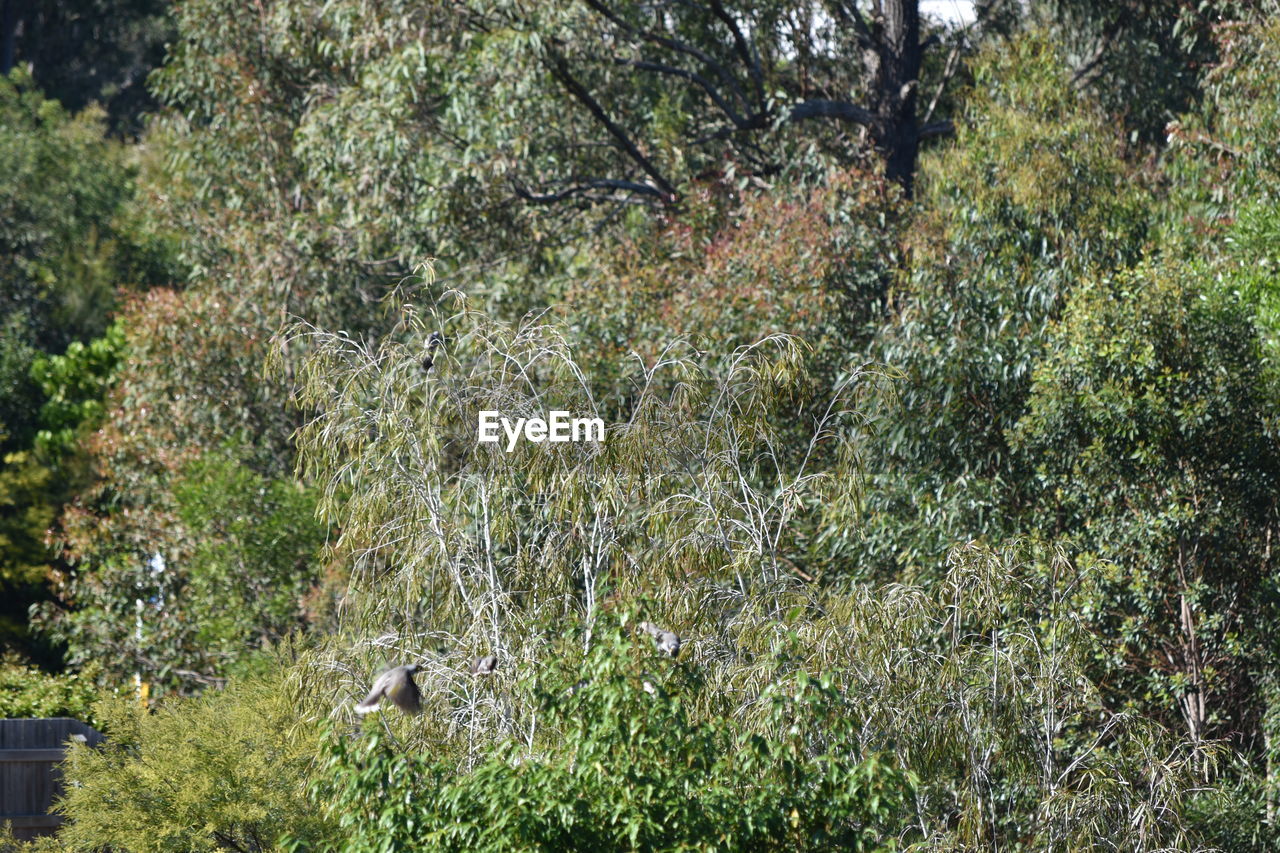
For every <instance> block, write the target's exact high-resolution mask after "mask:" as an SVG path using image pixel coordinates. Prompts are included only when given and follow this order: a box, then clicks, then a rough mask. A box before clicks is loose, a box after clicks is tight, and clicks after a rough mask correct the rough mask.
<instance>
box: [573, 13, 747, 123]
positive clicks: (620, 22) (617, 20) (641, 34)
mask: <svg viewBox="0 0 1280 853" xmlns="http://www.w3.org/2000/svg"><path fill="white" fill-rule="evenodd" d="M585 2H586V4H587V5H588V6H589V7H591V8H592V9H595V10H596V11H597V12H599V13H600V14H601V15H603V16H604V17H605V18H606V19H608V20H609V21H612V22H613V24H614V25H616V26H618V27H621V28H622V29H623V30H625V31H627V32H628V33H630V34H631V35H633V36H636V37H637V38H642V39H644V40H645V41H649V42H653V43H654V44H656V45H661V46H662V47H665V48H667V49H668V50H674V51H675V52H677V53H683V54H685V55H686V56H692V57H693V58H694V59H696V60H698V61H699V62H701V63H702V64H703V65H706V66H707V67H708V68H710V69H711V70H712V71H714V72H715V73H716V76H718V77H719V78H720V79H721V80H722V81H724V84H725V85H726V86H728V87H729V88H730V89H732V90H733V93H734V94H735V95H737V97H738V99H739V100H740V101H741V102H742V104H743V106H744V107H748V108H749V107H750V106H751V100H750V99H749V98H748V97H747V93H746V92H744V91H742V87H741V86H739V85H738V81H737V80H736V79H734V76H733V75H732V74H730V73H729V71H728V69H726V68H725V67H724V66H723V65H721V64H720V63H719V62H716V61H715V60H714V59H712V58H711V55H710V54H708V53H706V52H705V51H702V50H699V49H698V48H696V47H694V46H692V45H689V44H685V43H684V42H682V41H679V40H678V39H673V38H669V37H667V36H661V35H658V34H657V33H651V32H649V31H647V30H642V29H639V28H637V27H634V26H632V25H631V24H630V23H628V22H627V21H626V20H624V19H623V18H621V17H619V16H618V14H617V13H616V12H614V11H613V10H612V9H610V8H609V7H608V6H606V5H605V4H604V3H603V2H601V0H585Z"/></svg>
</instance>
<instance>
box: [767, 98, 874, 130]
mask: <svg viewBox="0 0 1280 853" xmlns="http://www.w3.org/2000/svg"><path fill="white" fill-rule="evenodd" d="M811 118H834V119H839V120H840V121H848V122H853V123H854V124H865V125H871V124H874V123H875V121H876V115H875V113H873V112H872V111H871V110H868V109H865V108H863V107H858V106H854V105H853V104H850V103H848V102H847V101H828V100H824V99H820V98H815V99H812V100H808V101H801V102H800V103H798V104H795V105H794V106H792V107H791V111H790V112H789V113H788V115H787V121H804V120H806V119H811Z"/></svg>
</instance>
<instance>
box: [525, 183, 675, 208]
mask: <svg viewBox="0 0 1280 853" xmlns="http://www.w3.org/2000/svg"><path fill="white" fill-rule="evenodd" d="M513 185H514V188H515V192H516V195H517V196H519V197H520V198H522V199H524V200H525V201H531V202H533V203H534V204H555V203H556V202H559V201H564V200H565V199H567V198H573V197H574V196H578V197H581V198H586V199H588V200H590V201H627V199H619V198H616V197H613V196H588V195H586V194H587V193H589V192H590V191H591V190H599V189H611V190H622V191H624V192H628V193H636V194H638V195H643V196H647V197H649V198H653V199H656V200H658V201H666V200H667V195H666V194H665V193H663V192H662V191H661V190H659V189H657V188H655V187H651V186H649V185H648V184H641V183H637V182H636V181H621V180H616V179H613V178H600V179H597V180H591V181H584V182H583V183H580V184H575V185H573V186H571V187H568V188H567V189H563V190H560V191H559V192H554V193H533V192H530V191H529V190H528V189H526V188H525V187H523V186H520V185H519V184H514V182H513Z"/></svg>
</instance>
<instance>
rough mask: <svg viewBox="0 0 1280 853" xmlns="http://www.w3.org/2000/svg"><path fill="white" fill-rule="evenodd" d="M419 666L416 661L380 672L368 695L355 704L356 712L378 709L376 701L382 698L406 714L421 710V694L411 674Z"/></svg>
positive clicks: (365, 712) (370, 711)
mask: <svg viewBox="0 0 1280 853" xmlns="http://www.w3.org/2000/svg"><path fill="white" fill-rule="evenodd" d="M421 668H422V667H420V666H418V665H417V664H416V663H411V664H408V665H407V666H397V667H395V668H394V669H389V670H387V671H386V672H384V673H382V675H380V676H378V680H377V681H375V682H373V688H372V689H371V690H370V691H369V695H368V696H366V697H364V701H362V702H360V703H359V704H358V705H356V713H357V714H370V713H373V712H374V711H376V710H378V703H380V702H381V701H382V700H383V699H384V698H385V699H388V700H390V701H391V703H392V704H393V705H395V706H396V707H397V708H399V709H400V710H401V711H404V712H405V713H406V714H417V713H419V712H420V711H422V694H421V693H419V692H418V685H417V684H414V682H413V674H414V673H415V672H417V671H418V670H419V669H421Z"/></svg>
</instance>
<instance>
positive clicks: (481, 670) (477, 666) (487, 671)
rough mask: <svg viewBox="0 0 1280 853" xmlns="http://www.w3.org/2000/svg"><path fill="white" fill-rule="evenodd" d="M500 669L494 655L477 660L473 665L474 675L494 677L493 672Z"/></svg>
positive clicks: (472, 672) (472, 671)
mask: <svg viewBox="0 0 1280 853" xmlns="http://www.w3.org/2000/svg"><path fill="white" fill-rule="evenodd" d="M497 668H498V659H497V657H495V656H494V655H485V656H484V657H482V658H476V659H475V661H474V662H473V663H472V664H471V674H472V675H493V671H494V670H496V669H497Z"/></svg>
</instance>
